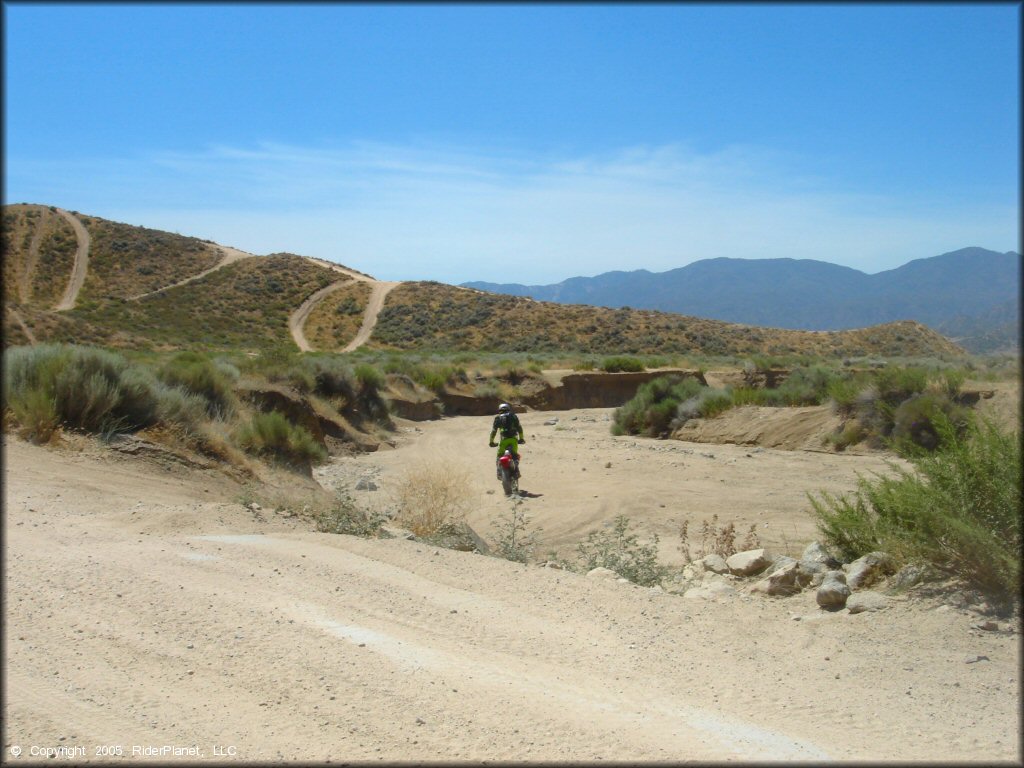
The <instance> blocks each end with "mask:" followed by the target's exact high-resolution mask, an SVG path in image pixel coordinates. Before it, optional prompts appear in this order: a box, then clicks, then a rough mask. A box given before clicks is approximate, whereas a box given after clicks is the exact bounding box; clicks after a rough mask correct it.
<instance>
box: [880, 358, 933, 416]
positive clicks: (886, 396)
mask: <svg viewBox="0 0 1024 768" xmlns="http://www.w3.org/2000/svg"><path fill="white" fill-rule="evenodd" d="M873 378H874V387H875V391H876V392H877V393H878V398H879V399H880V400H881V401H882V402H883V403H886V404H888V405H890V406H892V407H896V406H898V405H899V404H900V403H902V402H903V401H904V400H906V399H908V398H910V397H913V396H914V395H917V394H920V393H921V392H924V390H925V389H926V388H927V386H928V378H929V377H928V371H927V370H926V369H924V368H920V367H916V366H909V367H902V366H896V365H889V366H886V367H885V368H882V369H881V370H879V371H875V374H874V377H873Z"/></svg>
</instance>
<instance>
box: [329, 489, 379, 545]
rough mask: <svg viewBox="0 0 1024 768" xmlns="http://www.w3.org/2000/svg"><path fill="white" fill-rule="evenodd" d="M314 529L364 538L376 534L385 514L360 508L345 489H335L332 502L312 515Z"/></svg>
mask: <svg viewBox="0 0 1024 768" xmlns="http://www.w3.org/2000/svg"><path fill="white" fill-rule="evenodd" d="M313 518H314V521H315V523H316V529H317V530H318V531H320V532H321V533H339V534H348V535H349V536H362V537H364V538H366V537H370V536H377V535H378V534H379V533H380V529H381V526H382V525H384V523H386V522H387V516H386V515H384V514H382V513H380V512H368V511H366V510H364V509H361V508H360V507H359V506H358V505H357V504H356V502H355V501H354V500H353V499H352V496H351V494H350V493H349V492H348V490H346V489H339V490H338V491H337V495H336V498H335V500H334V503H333V504H331V505H330V506H329V507H327V508H326V509H321V510H318V511H316V512H315V513H314V515H313Z"/></svg>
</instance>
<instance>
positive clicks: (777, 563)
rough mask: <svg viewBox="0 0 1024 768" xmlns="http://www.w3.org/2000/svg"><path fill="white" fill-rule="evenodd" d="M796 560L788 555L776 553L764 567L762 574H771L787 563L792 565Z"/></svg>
mask: <svg viewBox="0 0 1024 768" xmlns="http://www.w3.org/2000/svg"><path fill="white" fill-rule="evenodd" d="M796 562H797V561H796V560H794V559H793V558H792V557H790V556H789V555H778V556H777V557H775V558H774V559H773V560H772V561H771V563H770V564H769V565H768V567H767V568H766V569H765V571H764V575H765V576H771V575H772V574H773V573H775V572H776V571H778V570H781V569H783V568H785V567H786V566H787V565H794V564H796Z"/></svg>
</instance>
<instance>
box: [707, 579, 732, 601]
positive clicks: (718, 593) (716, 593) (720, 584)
mask: <svg viewBox="0 0 1024 768" xmlns="http://www.w3.org/2000/svg"><path fill="white" fill-rule="evenodd" d="M700 589H703V590H706V591H707V592H710V593H711V596H712V597H722V596H723V595H734V594H736V590H735V589H733V588H732V586H731V585H730V584H729V583H728V582H725V581H711V582H708V583H706V584H702V585H701V586H700Z"/></svg>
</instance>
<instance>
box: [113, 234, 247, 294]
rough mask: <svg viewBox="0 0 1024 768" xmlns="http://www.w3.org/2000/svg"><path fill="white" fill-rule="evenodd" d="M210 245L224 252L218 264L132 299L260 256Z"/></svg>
mask: <svg viewBox="0 0 1024 768" xmlns="http://www.w3.org/2000/svg"><path fill="white" fill-rule="evenodd" d="M210 247H211V248H213V249H215V250H217V251H219V252H220V253H222V254H223V256H222V258H221V260H220V261H218V262H217V263H216V264H214V265H213V266H212V267H210V268H209V269H206V270H203V271H202V272H200V273H199V274H197V275H192V276H191V277H186V278H185V279H184V280H179V281H178V282H176V283H172V284H171V285H165V286H164V287H163V288H157V289H156V290H155V291H148V292H146V293H140V294H139V295H137V296H132V297H131V300H132V301H137V300H139V299H144V298H146V297H147V296H153V295H155V294H157V293H161V292H163V291H169V290H170V289H171V288H177V287H179V286H182V285H188V284H189V283H191V282H193V281H195V280H199V279H201V278H203V277H206V276H207V275H209V274H211V273H213V272H216V271H217V270H218V269H223V268H224V267H226V266H227V265H228V264H234V263H235V262H236V261H241V260H242V259H255V258H259V257H258V256H256V255H255V254H253V253H247V252H246V251H240V250H238V249H237V248H229V247H228V246H226V245H216V244H214V245H211V246H210Z"/></svg>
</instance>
